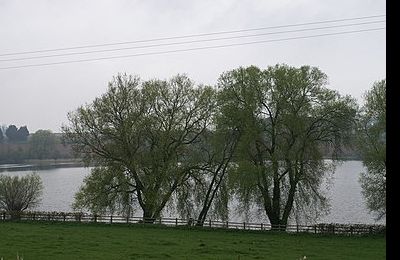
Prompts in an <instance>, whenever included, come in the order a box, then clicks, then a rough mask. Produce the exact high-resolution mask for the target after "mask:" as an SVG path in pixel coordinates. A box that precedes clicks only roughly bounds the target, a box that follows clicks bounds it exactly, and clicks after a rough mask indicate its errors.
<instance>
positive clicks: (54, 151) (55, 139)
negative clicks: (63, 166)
mask: <svg viewBox="0 0 400 260" xmlns="http://www.w3.org/2000/svg"><path fill="white" fill-rule="evenodd" d="M3 132H4V133H5V135H3ZM72 157H73V154H72V151H71V149H70V148H69V145H67V144H64V143H63V142H62V138H61V136H58V135H56V134H54V133H52V131H50V130H42V129H40V130H38V131H36V132H35V133H33V134H29V131H28V128H27V127H26V126H23V127H20V128H19V129H17V127H16V126H15V125H10V126H9V127H3V130H2V129H0V163H23V162H24V161H25V160H27V159H55V160H56V159H59V158H72Z"/></svg>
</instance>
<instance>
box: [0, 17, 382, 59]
mask: <svg viewBox="0 0 400 260" xmlns="http://www.w3.org/2000/svg"><path fill="white" fill-rule="evenodd" d="M382 22H386V20H379V21H373V22H363V23H351V24H343V25H333V26H324V27H314V28H306V29H297V30H286V31H277V32H268V33H259V34H248V35H238V36H230V37H222V38H212V39H202V40H193V41H182V42H172V43H161V44H152V45H141V46H133V47H125V48H114V49H105V50H92V51H84V52H69V53H61V54H51V55H41V56H33V57H23V58H11V59H3V60H0V62H7V61H21V60H32V59H43V58H51V57H62V56H71V55H82V54H89V53H101V52H110V51H121V50H131V49H143V48H151V47H162V46H173V45H182V44H189V43H199V42H211V41H220V40H231V39H239V38H249V37H256V36H265V35H273V34H284V33H293V32H305V31H314V30H322V29H332V28H339V27H349V26H357V25H366V24H374V23H382Z"/></svg>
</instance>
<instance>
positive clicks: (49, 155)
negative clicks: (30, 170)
mask: <svg viewBox="0 0 400 260" xmlns="http://www.w3.org/2000/svg"><path fill="white" fill-rule="evenodd" d="M57 143H58V140H57V138H56V136H55V135H54V134H53V133H52V132H51V131H50V130H37V131H36V132H35V133H34V134H32V137H31V138H30V140H29V154H30V158H33V159H57V157H58V151H57V149H56V145H57Z"/></svg>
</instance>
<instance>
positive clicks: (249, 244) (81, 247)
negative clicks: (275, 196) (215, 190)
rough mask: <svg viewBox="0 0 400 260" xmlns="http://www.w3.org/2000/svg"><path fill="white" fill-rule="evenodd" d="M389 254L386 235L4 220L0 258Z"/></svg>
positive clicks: (374, 256)
mask: <svg viewBox="0 0 400 260" xmlns="http://www.w3.org/2000/svg"><path fill="white" fill-rule="evenodd" d="M17 254H18V255H19V256H20V257H23V259H24V260H30V259H40V260H42V259H242V260H243V259H293V260H295V259H303V257H304V256H306V259H307V260H314V259H338V260H339V259H340V260H343V259H374V260H377V259H386V237H385V236H383V235H380V236H378V235H375V236H362V237H355V236H353V237H345V236H337V235H335V236H333V235H315V234H287V233H276V232H270V231H269V232H268V231H264V232H255V231H253V232H251V231H237V230H207V229H194V228H191V229H189V228H173V227H157V226H155V225H152V226H142V225H140V224H136V225H134V224H132V225H125V224H112V225H109V224H96V223H91V224H86V223H57V222H54V223H51V222H0V259H1V257H2V258H3V260H9V259H17Z"/></svg>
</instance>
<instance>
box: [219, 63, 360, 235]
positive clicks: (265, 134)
mask: <svg viewBox="0 0 400 260" xmlns="http://www.w3.org/2000/svg"><path fill="white" fill-rule="evenodd" d="M326 84H327V76H326V75H325V74H324V73H322V72H321V71H320V70H319V69H318V68H314V67H309V66H302V67H300V68H296V67H290V66H287V65H276V66H271V67H268V68H267V69H266V70H260V69H259V68H257V67H254V66H252V67H248V68H239V69H236V70H232V71H229V72H226V73H224V74H223V75H222V76H221V77H220V79H219V83H218V86H219V89H220V91H221V96H222V98H224V101H225V102H224V106H223V107H222V108H221V109H222V113H223V114H224V116H225V123H226V124H228V125H230V126H231V127H232V129H233V128H236V129H239V131H240V137H241V138H240V142H239V145H238V149H237V153H238V156H237V157H236V158H237V159H236V164H237V168H236V170H235V171H234V172H233V173H232V174H231V175H230V179H231V180H232V185H233V187H234V189H235V191H236V192H237V194H238V195H239V198H240V200H241V202H242V203H243V204H244V205H248V204H249V203H251V202H254V201H255V202H257V203H258V204H259V205H261V206H262V207H263V209H264V210H265V213H266V215H267V216H268V218H269V220H270V222H271V224H272V226H273V228H278V227H279V226H286V225H287V223H288V219H289V217H290V216H293V213H294V212H296V213H300V212H303V213H307V212H308V211H309V210H310V208H311V207H317V208H319V209H321V208H324V207H325V206H326V198H325V197H324V196H323V194H322V193H321V192H320V190H321V189H320V188H321V184H322V181H323V178H324V176H325V173H326V172H327V170H328V169H330V168H331V166H332V163H331V161H327V160H324V154H326V151H327V150H328V151H331V153H332V154H331V156H333V157H332V158H334V156H335V154H337V153H335V152H337V151H339V148H340V147H341V144H342V143H343V140H344V138H345V137H346V136H347V135H346V134H347V133H348V132H349V131H350V130H351V129H352V126H353V118H354V115H355V112H356V104H355V101H354V100H353V99H351V98H350V97H341V96H340V95H339V94H338V93H337V92H336V91H333V90H330V89H328V88H326Z"/></svg>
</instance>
